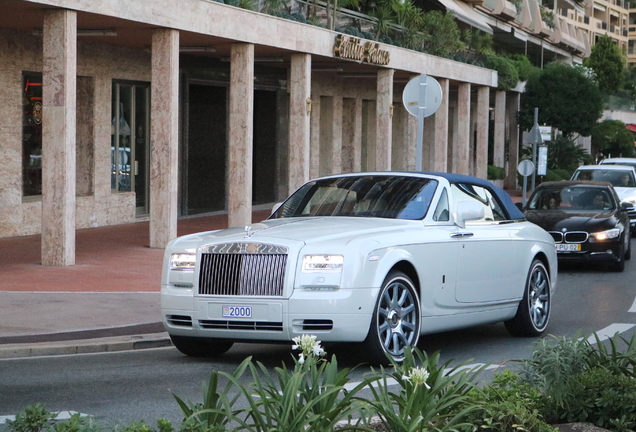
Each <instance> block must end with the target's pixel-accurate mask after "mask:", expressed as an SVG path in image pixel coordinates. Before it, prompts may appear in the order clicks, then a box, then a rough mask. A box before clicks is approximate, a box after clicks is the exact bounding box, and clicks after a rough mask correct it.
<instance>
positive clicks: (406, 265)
mask: <svg viewBox="0 0 636 432" xmlns="http://www.w3.org/2000/svg"><path fill="white" fill-rule="evenodd" d="M394 270H396V271H401V272H402V273H404V274H405V275H407V276H408V277H409V279H411V282H413V285H415V289H416V291H417V295H418V296H419V298H420V299H421V298H422V288H421V285H420V278H419V276H418V274H417V270H415V267H414V266H413V264H412V263H411V262H409V261H406V260H401V261H398V262H396V263H395V264H393V267H391V269H390V270H389V273H390V272H392V271H394ZM387 275H388V273H387ZM420 301H421V300H420Z"/></svg>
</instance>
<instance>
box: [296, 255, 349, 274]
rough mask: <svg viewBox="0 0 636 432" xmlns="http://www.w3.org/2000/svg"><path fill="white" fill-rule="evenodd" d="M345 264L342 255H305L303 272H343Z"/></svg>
mask: <svg viewBox="0 0 636 432" xmlns="http://www.w3.org/2000/svg"><path fill="white" fill-rule="evenodd" d="M343 264H344V257H343V256H342V255H305V256H304V257H303V272H304V273H309V272H341V271H342V265H343Z"/></svg>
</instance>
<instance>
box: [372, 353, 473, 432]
mask: <svg viewBox="0 0 636 432" xmlns="http://www.w3.org/2000/svg"><path fill="white" fill-rule="evenodd" d="M414 353H415V354H414ZM439 360H440V354H439V352H436V353H434V354H433V355H432V356H430V357H429V356H427V355H426V354H425V353H424V352H422V351H420V350H419V349H417V348H413V349H412V351H409V350H406V351H405V353H404V361H403V362H402V363H401V364H399V363H397V362H395V361H394V360H393V359H391V363H392V365H391V366H392V367H391V370H387V369H385V368H384V367H381V369H380V371H379V374H378V373H375V371H373V372H372V374H371V375H370V376H369V377H368V378H367V379H366V380H365V381H366V383H367V385H368V388H369V390H370V391H371V393H372V397H371V398H370V400H369V401H368V403H369V404H370V405H371V408H372V410H373V411H374V412H375V413H376V414H377V415H378V416H379V418H380V421H381V422H382V423H383V424H384V426H385V427H386V428H387V429H388V430H390V431H392V432H418V431H425V430H429V429H434V430H436V431H440V432H444V431H452V430H458V429H460V428H470V425H469V424H468V423H464V422H462V419H463V418H465V417H466V416H467V415H468V413H469V412H470V411H472V410H474V409H476V408H477V407H478V406H479V405H480V402H476V401H470V400H469V398H468V395H467V393H468V392H469V390H470V389H471V388H473V386H474V381H475V378H476V376H477V374H478V373H479V372H480V371H481V369H466V368H463V367H462V365H459V366H456V367H453V368H448V365H449V364H450V361H449V362H446V363H444V364H441V365H440V364H439ZM418 364H419V365H418ZM393 381H395V382H396V383H397V384H398V386H399V390H398V392H397V393H396V392H394V391H392V390H391V389H390V386H391V385H392V384H393ZM471 429H472V428H471Z"/></svg>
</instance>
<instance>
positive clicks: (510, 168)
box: [504, 92, 521, 190]
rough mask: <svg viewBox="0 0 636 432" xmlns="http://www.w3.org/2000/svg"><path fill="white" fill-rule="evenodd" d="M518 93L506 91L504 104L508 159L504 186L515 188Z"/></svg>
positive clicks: (517, 150)
mask: <svg viewBox="0 0 636 432" xmlns="http://www.w3.org/2000/svg"><path fill="white" fill-rule="evenodd" d="M520 96H521V94H520V93H513V92H511V93H508V98H507V99H508V101H507V102H508V103H507V104H506V105H507V106H506V123H507V125H508V127H507V129H508V136H507V141H508V160H507V161H506V167H505V168H506V178H505V179H504V188H506V189H511V190H515V189H517V165H519V124H518V123H517V112H518V111H519V100H520Z"/></svg>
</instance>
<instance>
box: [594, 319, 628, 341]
mask: <svg viewBox="0 0 636 432" xmlns="http://www.w3.org/2000/svg"><path fill="white" fill-rule="evenodd" d="M634 326H636V324H612V325H609V326H607V327H605V328H604V329H600V330H599V331H597V332H596V335H597V336H598V338H599V340H600V341H601V342H602V341H604V340H606V339H609V338H611V337H613V336H614V335H615V334H616V333H624V332H626V331H627V330H629V329H631V328H632V327H634ZM587 341H588V343H591V344H594V343H596V338H595V337H594V336H590V337H589V338H587Z"/></svg>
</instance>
